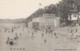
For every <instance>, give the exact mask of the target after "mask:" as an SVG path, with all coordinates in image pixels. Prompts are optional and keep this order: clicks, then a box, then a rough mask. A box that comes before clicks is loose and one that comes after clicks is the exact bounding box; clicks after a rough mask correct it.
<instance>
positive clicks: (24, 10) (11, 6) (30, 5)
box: [0, 0, 60, 19]
mask: <svg viewBox="0 0 80 51" xmlns="http://www.w3.org/2000/svg"><path fill="white" fill-rule="evenodd" d="M59 1H60V0H0V19H18V18H27V17H28V16H30V15H31V14H32V13H33V12H35V11H36V10H37V9H39V8H43V7H45V6H47V5H49V4H52V3H53V4H56V3H58V2H59ZM39 3H42V6H40V5H39Z"/></svg>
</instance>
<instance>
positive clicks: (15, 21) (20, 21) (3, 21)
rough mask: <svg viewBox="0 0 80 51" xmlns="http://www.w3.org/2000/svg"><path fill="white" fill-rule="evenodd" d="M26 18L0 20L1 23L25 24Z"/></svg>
mask: <svg viewBox="0 0 80 51" xmlns="http://www.w3.org/2000/svg"><path fill="white" fill-rule="evenodd" d="M24 21H25V18H20V19H0V23H24Z"/></svg>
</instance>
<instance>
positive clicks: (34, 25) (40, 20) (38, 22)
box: [28, 14, 60, 31]
mask: <svg viewBox="0 0 80 51" xmlns="http://www.w3.org/2000/svg"><path fill="white" fill-rule="evenodd" d="M59 26H60V17H56V16H55V14H43V16H42V17H36V18H33V19H32V21H30V22H29V23H28V28H31V29H35V30H42V31H45V30H47V29H48V30H49V29H51V30H54V28H56V27H59Z"/></svg>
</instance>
